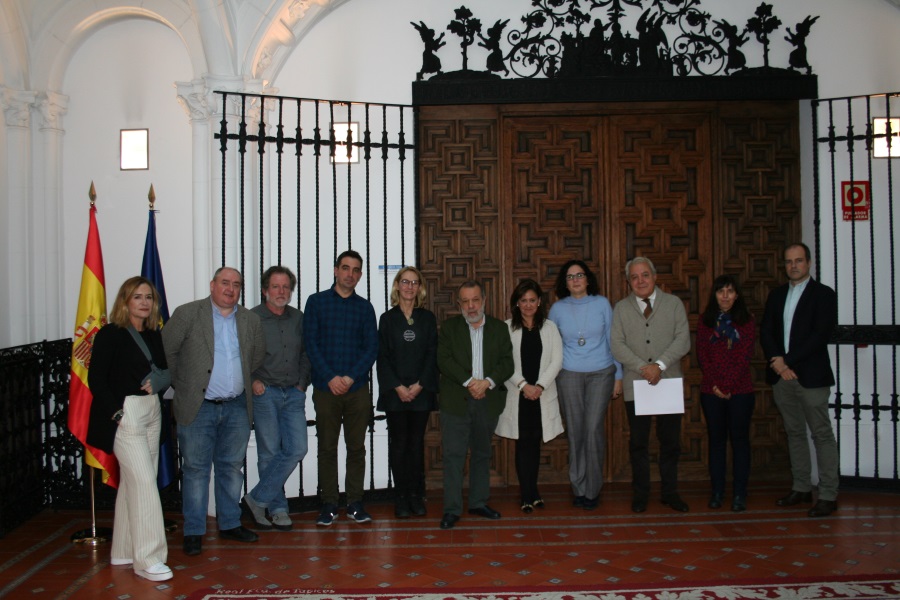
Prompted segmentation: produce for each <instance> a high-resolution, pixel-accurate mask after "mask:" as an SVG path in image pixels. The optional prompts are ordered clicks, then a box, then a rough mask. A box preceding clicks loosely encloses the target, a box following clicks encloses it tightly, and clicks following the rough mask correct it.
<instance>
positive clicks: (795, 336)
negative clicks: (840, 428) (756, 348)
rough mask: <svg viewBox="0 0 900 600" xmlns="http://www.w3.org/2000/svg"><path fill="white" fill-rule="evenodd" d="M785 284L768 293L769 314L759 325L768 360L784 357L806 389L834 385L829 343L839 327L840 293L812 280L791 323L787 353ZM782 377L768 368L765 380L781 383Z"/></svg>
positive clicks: (787, 284)
mask: <svg viewBox="0 0 900 600" xmlns="http://www.w3.org/2000/svg"><path fill="white" fill-rule="evenodd" d="M789 286H790V283H786V284H784V285H782V286H780V287H777V288H775V289H774V290H772V292H771V293H769V298H768V300H766V311H765V314H764V315H763V320H762V325H761V326H760V333H759V340H760V343H761V344H762V349H763V353H764V354H765V355H766V361H768V360H771V359H772V358H773V357H775V356H783V357H784V362H785V364H787V366H789V367H790V368H791V369H793V370H794V372H795V373H796V374H797V378H798V380H799V382H800V385H802V386H803V387H805V388H817V387H828V386H832V385H834V372H833V371H832V370H831V358H830V357H829V355H828V342H829V341H830V340H831V334H832V333H833V332H834V328H835V327H836V326H837V322H838V319H837V294H835V293H834V290H833V289H831V288H830V287H828V286H827V285H824V284H821V283H819V282H818V281H816V280H815V279H813V278H811V277H810V279H809V283H808V284H807V285H806V289H805V290H803V295H802V296H800V301H799V302H797V310H796V311H794V320H793V322H792V323H791V341H790V352H787V353H785V351H784V303H785V301H786V300H787V293H788V287H789ZM780 379H781V377H779V376H778V374H777V373H776V372H775V371H773V370H772V369H770V368H768V367H767V368H766V381H767V382H768V383H769V384H774V383H776V382H778V381H779V380H780Z"/></svg>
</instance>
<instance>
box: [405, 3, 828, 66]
mask: <svg viewBox="0 0 900 600" xmlns="http://www.w3.org/2000/svg"><path fill="white" fill-rule="evenodd" d="M531 6H532V10H531V11H530V12H528V13H527V14H525V15H524V16H522V17H520V19H519V23H521V25H519V26H513V27H509V24H510V19H505V20H503V19H498V20H497V21H496V22H495V23H494V24H493V25H492V26H490V27H488V28H487V29H486V31H485V32H484V33H482V23H481V20H480V19H478V18H476V17H475V15H474V13H473V12H472V11H471V10H470V9H468V8H466V7H465V6H461V7H460V8H458V9H455V11H454V12H455V18H454V19H453V20H452V21H451V22H450V24H449V25H447V27H446V29H447V31H449V32H451V33H453V34H455V35H457V36H459V37H460V38H461V42H460V50H461V54H462V69H461V70H460V71H456V72H453V73H445V72H443V71H442V69H441V60H440V58H439V57H438V50H440V48H442V47H443V46H445V45H446V42H445V41H443V38H444V35H445V33H444V32H442V33H441V34H440V35H439V36H437V34H436V31H435V30H434V29H431V28H429V27H428V26H427V25H426V24H425V23H424V22H422V21H419V22H418V23H411V24H412V25H413V27H415V28H416V30H418V31H419V34H420V36H421V38H422V41H423V43H424V44H425V50H424V51H423V54H422V68H421V69H420V70H419V73H418V77H417V78H418V80H423V79H426V78H430V79H458V78H485V77H491V78H499V77H500V74H502V75H503V76H504V77H512V78H535V77H544V78H564V77H605V76H639V77H640V76H646V77H660V76H688V75H700V76H713V75H739V76H752V75H773V74H789V73H793V74H806V75H810V74H812V68H811V66H810V65H809V62H808V60H807V52H806V39H807V37H808V36H809V34H810V30H811V28H812V26H813V24H814V23H815V22H816V20H817V19H818V18H819V17H812V16H809V17H806V18H805V19H804V20H803V21H801V22H800V23H797V24H796V25H795V26H794V28H793V31H792V29H791V28H790V27H788V28H786V33H787V35H786V36H785V37H784V39H785V40H786V41H787V42H788V43H790V44H791V45H792V46H793V47H794V49H793V51H791V52H790V55H789V60H788V62H789V67H786V68H776V67H772V66H770V65H769V49H770V44H771V41H772V35H773V34H774V33H775V32H776V31H777V30H778V29H779V28H780V27H781V25H782V23H781V20H780V19H779V18H778V17H777V16H775V14H774V13H773V11H772V5H771V4H766V3H765V2H763V3H761V4H760V5H759V6H758V7H757V8H756V10H755V13H754V15H753V16H752V17H750V18H749V19H748V20H747V23H746V25H744V26H743V27H740V26H738V25H734V24H732V23H730V22H729V21H727V20H725V19H716V18H714V17H713V15H712V14H710V13H709V12H707V11H705V10H703V9H702V8H701V0H531ZM604 17H605V18H604ZM507 30H508V32H507ZM504 32H507V33H506V35H505V45H504V44H502V41H503V40H504V35H503V34H504ZM436 36H437V37H436ZM751 39H755V40H756V42H758V43H759V45H760V46H761V47H762V53H761V54H762V56H761V58H762V65H759V66H753V67H751V66H748V58H747V53H746V50H745V47H746V45H747V43H748V42H749V41H750V40H751ZM476 42H478V43H477V47H480V48H484V49H485V51H487V57H486V59H485V69H484V70H482V71H477V70H472V69H470V68H469V64H470V61H471V56H470V52H469V51H470V50H471V49H472V47H473V46H475V45H476Z"/></svg>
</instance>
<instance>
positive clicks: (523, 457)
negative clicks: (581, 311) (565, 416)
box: [496, 279, 563, 514]
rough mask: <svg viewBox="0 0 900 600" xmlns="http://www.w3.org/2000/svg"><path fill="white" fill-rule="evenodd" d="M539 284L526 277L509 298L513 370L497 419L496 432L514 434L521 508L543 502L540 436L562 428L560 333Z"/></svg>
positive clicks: (549, 437) (547, 436) (528, 509)
mask: <svg viewBox="0 0 900 600" xmlns="http://www.w3.org/2000/svg"><path fill="white" fill-rule="evenodd" d="M542 293H543V292H542V291H541V286H540V285H539V284H538V282H536V281H534V280H533V279H525V280H523V281H522V282H521V283H519V285H518V286H516V289H515V290H513V293H512V297H511V298H510V301H509V304H510V310H511V312H512V319H510V320H508V321H506V324H507V326H509V333H510V338H511V339H512V344H513V361H514V362H515V367H516V370H515V372H514V373H513V375H512V377H510V378H509V380H508V381H507V382H506V389H507V393H506V407H505V408H504V409H503V413H502V414H501V415H500V420H499V421H498V422H497V429H496V433H497V435H499V436H502V437H505V438H510V439H514V440H516V475H517V477H518V478H519V489H520V491H521V495H522V512H524V513H526V514H527V513H530V512H532V511H533V510H534V508H535V507H537V508H544V500H543V499H542V498H541V496H540V494H539V493H538V489H537V477H538V467H539V466H540V458H541V442H542V441H543V442H549V441H550V440H552V439H553V438H555V437H556V436H558V435H559V434H560V433H562V432H563V424H562V417H560V414H559V399H558V397H557V393H556V375H557V373H559V370H560V369H561V368H562V359H563V357H562V338H561V337H560V335H559V330H557V328H556V325H555V324H554V323H553V322H552V321H549V320H548V319H547V311H546V310H545V308H544V307H543V306H542V304H541V294H542Z"/></svg>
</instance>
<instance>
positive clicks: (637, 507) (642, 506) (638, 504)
mask: <svg viewBox="0 0 900 600" xmlns="http://www.w3.org/2000/svg"><path fill="white" fill-rule="evenodd" d="M631 511H632V512H636V513H642V512H647V499H646V498H633V499H632V500H631Z"/></svg>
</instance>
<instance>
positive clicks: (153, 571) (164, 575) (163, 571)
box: [134, 563, 172, 581]
mask: <svg viewBox="0 0 900 600" xmlns="http://www.w3.org/2000/svg"><path fill="white" fill-rule="evenodd" d="M134 572H135V573H136V574H137V575H140V576H141V577H143V578H144V579H149V580H150V581H165V580H166V579H172V569H170V568H169V567H167V566H166V565H165V564H164V563H156V564H155V565H153V566H151V567H147V568H146V569H144V570H140V569H135V570H134Z"/></svg>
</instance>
